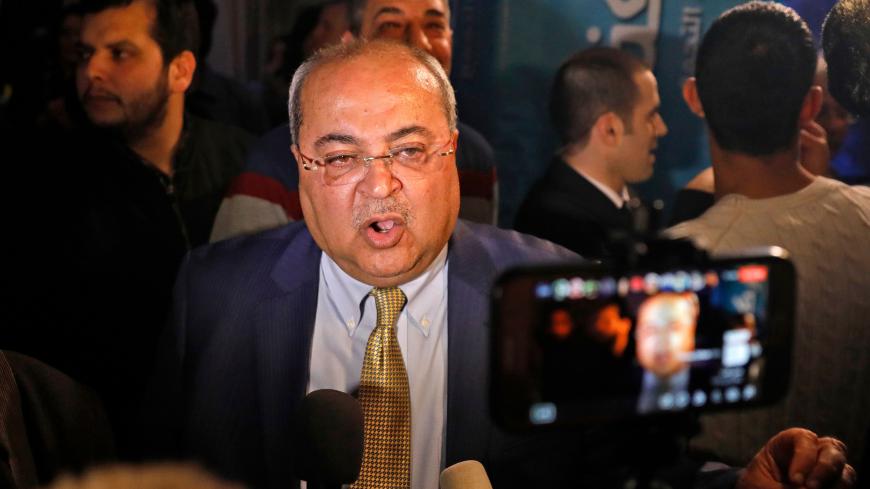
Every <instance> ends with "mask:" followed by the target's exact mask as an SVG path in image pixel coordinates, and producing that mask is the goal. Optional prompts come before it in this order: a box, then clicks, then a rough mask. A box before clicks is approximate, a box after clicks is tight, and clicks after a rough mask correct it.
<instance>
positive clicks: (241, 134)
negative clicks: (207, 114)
mask: <svg viewBox="0 0 870 489" xmlns="http://www.w3.org/2000/svg"><path fill="white" fill-rule="evenodd" d="M185 117H187V120H188V124H189V126H190V128H191V136H192V137H196V138H208V142H209V143H210V144H212V145H216V146H226V145H243V146H244V147H245V148H247V147H248V146H250V145H251V144H253V143H254V141H255V140H256V138H255V137H254V135H253V134H251V133H249V132H248V131H246V130H244V129H242V128H241V127H237V126H231V125H229V124H224V123H223V122H218V121H214V120H211V119H206V118H203V117H199V116H197V115H194V114H190V113H188V114H187V115H186V116H185Z"/></svg>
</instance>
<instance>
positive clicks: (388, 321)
mask: <svg viewBox="0 0 870 489" xmlns="http://www.w3.org/2000/svg"><path fill="white" fill-rule="evenodd" d="M369 295H371V296H372V297H374V298H375V307H376V308H377V311H378V325H377V327H378V328H379V329H380V328H386V329H391V328H393V327H394V326H395V325H396V318H398V317H399V313H401V312H402V308H404V307H405V302H407V300H408V299H407V298H406V297H405V293H404V292H402V289H400V288H398V287H386V288H380V287H375V288H373V289H372V291H371V292H369Z"/></svg>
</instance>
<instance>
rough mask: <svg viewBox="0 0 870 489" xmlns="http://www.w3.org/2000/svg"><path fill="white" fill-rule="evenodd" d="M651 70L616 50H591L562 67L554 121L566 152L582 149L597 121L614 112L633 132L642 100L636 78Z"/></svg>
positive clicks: (557, 81)
mask: <svg viewBox="0 0 870 489" xmlns="http://www.w3.org/2000/svg"><path fill="white" fill-rule="evenodd" d="M646 69H647V67H646V66H645V65H644V64H643V62H641V61H640V60H639V59H637V58H635V57H634V56H632V55H630V54H628V53H626V52H625V51H621V50H619V49H615V48H591V49H586V50H583V51H580V52H579V53H576V54H574V55H573V56H571V57H570V58H568V60H567V61H565V62H564V63H562V66H560V67H559V71H558V72H557V73H556V78H555V79H554V80H553V88H552V91H551V92H550V119H551V120H552V122H553V127H554V128H555V129H556V132H557V133H558V134H559V138H560V139H561V141H562V147H563V149H567V148H568V147H570V146H575V147H582V146H585V145H586V143H587V142H588V140H589V133H590V132H591V131H592V127H593V126H594V125H595V121H597V120H598V118H599V117H600V116H601V115H602V114H606V113H607V112H614V113H615V114H616V115H618V116H619V118H620V119H622V121H623V123H625V125H626V127H627V128H628V129H631V114H632V111H633V110H634V106H635V105H636V104H637V102H638V99H639V98H640V92H639V90H638V87H637V83H636V82H635V81H634V75H635V74H637V73H639V72H642V71H644V70H646Z"/></svg>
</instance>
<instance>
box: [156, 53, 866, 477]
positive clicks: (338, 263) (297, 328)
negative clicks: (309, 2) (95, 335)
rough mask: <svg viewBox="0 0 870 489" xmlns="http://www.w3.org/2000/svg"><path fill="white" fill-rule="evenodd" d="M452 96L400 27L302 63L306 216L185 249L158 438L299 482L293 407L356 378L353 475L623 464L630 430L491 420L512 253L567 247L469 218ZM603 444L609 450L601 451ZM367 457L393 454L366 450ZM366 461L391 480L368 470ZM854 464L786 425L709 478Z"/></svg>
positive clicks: (602, 468) (831, 444) (295, 94)
mask: <svg viewBox="0 0 870 489" xmlns="http://www.w3.org/2000/svg"><path fill="white" fill-rule="evenodd" d="M455 113H456V112H455V101H454V98H453V92H452V88H451V87H450V83H449V81H448V80H447V77H446V74H445V72H444V70H443V69H442V68H441V67H440V65H439V64H438V62H437V61H436V60H435V59H434V58H432V57H431V56H429V55H427V54H425V53H423V52H422V51H419V50H416V49H413V48H410V47H408V46H405V45H402V44H398V43H394V42H384V41H375V42H371V43H368V44H365V43H350V44H347V45H343V46H336V47H334V48H330V49H329V50H327V51H323V52H320V53H319V54H318V55H316V56H315V57H314V58H312V59H311V60H309V61H307V62H306V63H305V64H303V65H302V66H301V67H300V68H299V70H297V72H296V75H295V76H294V81H293V84H292V86H291V124H290V127H291V130H292V131H293V136H294V137H293V140H294V141H297V142H298V143H297V145H294V146H293V152H294V153H295V156H296V159H297V161H298V162H299V167H300V168H299V173H300V178H301V180H300V194H301V195H300V197H301V199H300V201H301V204H302V209H303V212H304V213H305V222H299V223H295V224H291V225H289V226H286V227H283V228H281V229H276V230H273V231H270V232H267V233H263V234H260V235H257V236H251V237H247V238H241V239H234V240H228V241H224V242H221V243H217V244H215V245H212V246H209V247H206V248H202V249H199V250H196V251H194V252H193V253H191V254H190V255H189V256H188V260H187V262H186V263H185V265H184V267H183V270H182V272H181V273H180V274H179V279H178V283H177V289H176V292H177V293H176V299H175V317H174V321H173V324H172V325H171V327H170V328H169V329H168V331H167V336H166V343H165V344H164V347H163V349H162V353H163V354H162V356H161V357H160V360H159V362H158V364H157V366H158V370H157V376H156V384H155V391H154V394H153V395H152V396H150V397H149V403H150V404H152V405H153V406H154V407H153V409H151V410H149V417H148V419H147V423H148V428H149V435H150V436H149V438H150V439H151V441H152V443H157V444H158V446H157V447H156V448H157V449H158V453H161V454H163V455H175V456H184V457H194V458H195V459H197V460H199V461H201V462H203V463H204V464H206V465H207V466H208V467H209V468H211V469H213V470H215V471H218V472H219V473H221V474H222V475H224V476H226V477H231V478H234V479H238V480H242V481H245V482H246V483H248V484H249V485H251V486H252V487H265V488H275V489H278V488H282V489H283V488H287V487H295V484H296V480H295V476H294V472H293V464H294V463H295V462H296V460H294V459H293V453H294V446H295V445H294V444H295V443H300V440H299V439H297V438H294V431H293V417H294V412H295V408H296V407H297V406H298V405H299V404H300V401H301V399H302V398H303V396H304V395H305V393H306V392H307V391H310V390H312V389H318V388H322V387H334V388H337V389H341V390H348V391H354V390H356V389H355V388H356V386H357V385H359V386H360V399H361V400H360V402H361V404H362V405H363V411H364V413H365V417H366V422H365V425H366V426H365V430H366V440H365V445H366V448H365V454H364V457H363V465H362V474H363V475H361V478H360V480H358V481H357V483H356V484H355V485H354V487H366V488H367V487H412V488H414V489H430V488H434V487H437V485H438V473H439V471H440V470H441V469H442V468H443V467H444V466H447V465H451V464H453V463H456V462H458V461H461V460H466V459H477V460H480V461H482V462H483V463H484V465H485V466H486V467H487V470H488V471H489V472H490V475H491V476H492V480H493V482H494V484H495V485H496V486H497V487H499V488H509V487H534V486H538V487H544V486H546V487H564V486H571V485H576V484H579V485H584V483H585V482H586V481H588V480H596V476H599V477H600V476H607V477H613V474H612V473H607V470H608V468H610V467H612V466H614V465H617V464H618V463H619V462H621V460H619V459H620V458H621V456H620V454H621V453H622V452H620V450H619V448H620V447H624V446H626V445H622V444H620V443H629V442H630V441H627V442H626V441H624V440H616V439H615V434H611V433H608V434H607V436H606V437H605V438H604V439H603V440H601V439H599V438H598V437H595V436H592V437H589V438H584V437H582V435H578V434H572V436H566V435H565V434H562V433H550V434H543V435H540V436H518V435H508V434H506V433H504V432H502V431H501V430H499V429H497V428H496V427H495V426H494V425H493V423H492V421H491V420H490V417H489V406H488V399H487V392H488V388H487V387H488V385H487V384H488V369H489V364H488V361H489V358H488V351H489V334H490V332H489V328H487V327H486V325H487V323H488V313H487V306H488V303H489V294H490V287H491V285H492V282H493V280H494V279H495V278H496V276H497V275H498V274H499V273H500V272H501V271H502V270H504V269H505V268H506V267H509V266H511V265H514V264H518V263H528V262H535V261H537V262H541V261H546V260H555V259H567V258H571V257H574V255H573V254H571V253H569V252H567V251H566V250H564V249H561V248H559V247H557V246H555V245H553V244H551V243H547V242H545V241H541V240H538V239H535V238H532V237H530V236H523V235H520V234H518V233H513V232H508V231H503V230H498V229H496V228H494V227H492V226H487V225H475V224H471V223H467V222H463V221H457V215H458V212H459V209H458V203H459V188H458V187H459V182H458V177H457V170H456V163H455V159H454V156H453V149H454V148H455V144H456V136H457V131H456V126H455V121H456V116H455ZM397 291H398V292H397ZM384 293H387V295H388V296H389V297H387V298H386V299H383V300H382V297H383V294H384ZM371 295H374V296H376V297H375V298H374V299H373V298H372V297H371ZM397 295H400V296H401V297H402V300H398V299H397ZM397 303H398V304H399V305H398V306H396V304H397ZM402 305H404V307H402ZM385 311H391V314H393V315H392V316H391V317H392V319H391V320H389V321H386V320H384V317H385V316H388V315H389V314H387V313H386V312H385ZM396 313H398V314H397V315H396ZM375 322H377V327H374V323H375ZM385 323H386V324H387V330H388V331H389V330H390V329H391V330H392V334H391V335H390V338H389V339H384V340H378V341H382V343H380V344H381V345H385V346H382V347H381V348H380V350H381V351H383V350H388V352H391V353H396V350H395V348H394V347H397V348H398V349H399V350H400V352H401V354H400V355H399V354H392V355H388V356H387V358H385V359H384V365H388V366H390V367H395V369H394V370H391V371H390V374H391V375H389V376H388V377H389V379H390V381H389V386H385V387H384V389H383V392H384V395H385V396H386V398H385V399H384V400H383V401H382V402H380V403H377V404H375V405H374V406H372V405H371V404H369V403H368V401H367V396H371V395H372V392H371V387H370V386H371V385H372V382H373V381H372V376H371V375H370V374H371V368H372V365H371V363H370V361H369V358H370V354H372V352H373V351H377V350H378V348H372V338H376V339H377V338H382V336H379V335H380V334H381V332H383V331H384V325H385ZM370 331H372V332H371V333H369V332H370ZM366 335H369V337H368V338H366ZM363 349H365V351H363ZM397 360H398V363H399V364H400V365H401V367H399V366H398V365H397ZM399 372H401V374H400V373H399ZM357 379H360V380H359V381H357ZM400 384H404V385H406V386H407V389H405V388H402V387H401V385H400ZM396 405H404V406H405V407H407V406H410V408H409V409H407V410H406V411H409V412H407V413H401V412H400V411H401V410H396V411H394V410H393V408H394V407H395V406H396ZM372 408H374V415H377V414H379V413H378V412H377V411H379V410H383V411H389V412H390V416H391V417H390V419H389V421H384V422H383V423H380V421H381V420H383V418H374V420H373V418H370V417H369V413H370V412H371V410H372ZM395 413H398V414H402V415H404V414H407V416H406V417H402V416H398V417H395V418H393V417H392V415H393V414H395ZM399 418H401V419H399ZM397 424H399V425H401V426H406V427H407V428H408V431H409V432H410V436H409V438H410V441H409V443H407V444H406V441H405V440H407V438H408V437H407V436H406V435H407V433H408V432H401V430H397V431H396V433H398V435H396V436H390V437H387V439H386V440H384V439H383V438H382V437H381V436H380V435H379V433H381V431H379V430H382V429H386V430H393V429H394V428H396V425H397ZM373 433H374V435H373V436H370V435H372V434H373ZM578 437H581V438H578ZM385 441H386V443H385V444H381V445H378V444H379V443H382V442H385ZM409 445H410V446H409ZM614 445H616V447H614ZM372 446H375V447H378V446H379V447H380V448H379V450H378V451H377V452H372V451H371V450H370V448H371V447H372ZM793 446H797V447H799V448H800V449H799V450H795V452H794V454H792V453H791V450H790V448H791V447H793ZM303 449H304V447H303ZM606 453H614V454H615V455H614V456H613V457H608V458H607V460H603V461H602V460H601V458H602V455H601V454H606ZM792 455H793V456H794V457H793V458H792ZM370 457H382V458H387V459H395V460H394V461H393V462H389V463H383V464H381V465H379V466H375V467H371V466H370V465H367V462H366V459H368V458H370ZM778 457H781V458H783V459H785V460H793V462H792V467H791V468H790V469H789V472H788V473H786V474H783V473H780V470H779V469H778V468H776V467H777V465H776V464H773V463H771V461H772V460H773V458H777V459H779V458H778ZM820 458H821V460H823V461H824V462H825V464H824V466H819V465H818V464H817V463H816V461H817V460H819V459H820ZM369 469H373V470H374V472H378V471H382V472H384V473H389V474H390V475H389V477H390V478H389V479H388V480H374V479H372V478H371V477H370V475H371V474H372V470H369ZM850 470H851V469H850V468H848V466H847V465H846V464H845V455H844V452H843V448H842V447H841V446H839V445H838V442H836V441H835V440H832V439H819V438H816V436H815V435H814V434H812V433H810V432H807V431H801V430H793V431H790V432H787V433H785V434H784V435H781V436H780V437H779V438H777V439H776V440H774V441H772V442H771V443H770V444H768V446H767V447H766V448H765V449H764V450H762V452H761V454H760V455H759V459H758V461H757V463H756V464H755V465H753V466H751V467H750V468H748V469H747V470H746V471H745V472H743V473H741V474H738V473H737V472H736V471H735V472H730V474H731V476H732V477H731V478H730V479H729V478H727V477H726V478H725V480H724V482H722V483H720V485H715V486H714V487H730V484H733V481H734V479H736V478H737V476H738V475H739V476H740V477H741V478H742V480H743V482H744V483H745V484H758V483H761V482H762V481H771V480H774V479H777V478H783V477H787V478H789V479H791V480H795V478H796V477H798V478H812V479H818V482H822V483H828V482H835V481H839V480H841V479H843V478H847V479H848V478H849V477H851V472H850ZM797 474H800V475H797ZM724 475H727V474H724ZM393 476H396V477H398V478H399V479H401V480H403V481H404V482H396V480H397V479H393V478H392V477H393ZM597 480H601V479H600V478H599V479H597ZM722 484H725V485H724V486H723V485H722ZM589 487H593V485H589ZM594 487H602V486H601V485H594ZM708 487H709V485H708Z"/></svg>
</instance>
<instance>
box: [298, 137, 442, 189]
mask: <svg viewBox="0 0 870 489" xmlns="http://www.w3.org/2000/svg"><path fill="white" fill-rule="evenodd" d="M455 152H456V146H455V143H454V141H453V138H450V141H447V144H445V145H443V146H441V147H439V148H438V149H436V150H435V151H431V152H430V151H429V150H428V148H427V147H426V145H424V144H420V143H409V144H404V145H401V146H398V147H395V148H392V149H390V152H389V153H387V154H385V155H382V156H363V155H361V154H358V153H339V154H334V155H328V156H324V157H322V158H310V157H308V156H305V155H304V154H302V151H301V150H300V151H299V156H301V157H302V168H304V169H305V170H308V171H322V175H323V183H325V184H326V185H349V184H352V183H357V182H359V181H360V180H362V179H363V178H365V176H366V174H368V169H369V167H370V166H371V165H372V163H373V162H374V161H375V160H384V165H388V166H389V167H390V170H391V171H392V172H393V175H395V176H396V178H399V179H412V180H413V179H420V178H423V177H425V176H426V175H427V174H429V173H434V172H437V171H438V170H440V169H441V168H443V167H444V159H443V158H441V157H442V156H449V155H451V154H453V153H455Z"/></svg>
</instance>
